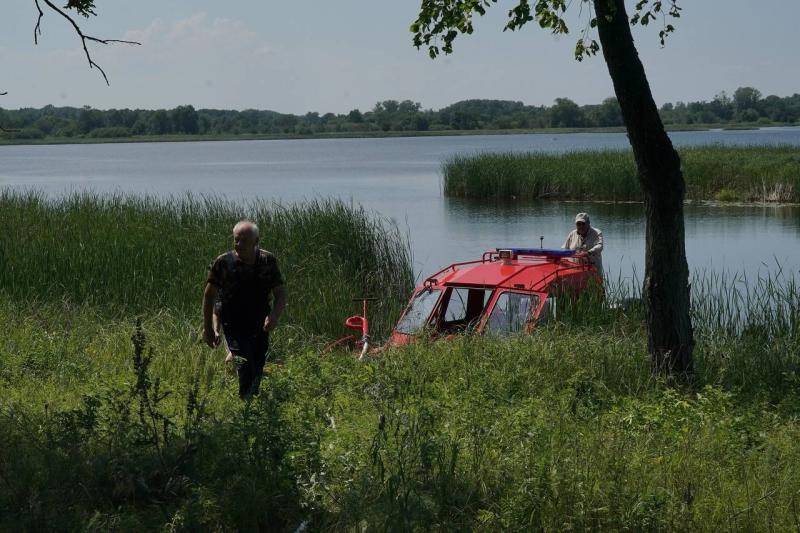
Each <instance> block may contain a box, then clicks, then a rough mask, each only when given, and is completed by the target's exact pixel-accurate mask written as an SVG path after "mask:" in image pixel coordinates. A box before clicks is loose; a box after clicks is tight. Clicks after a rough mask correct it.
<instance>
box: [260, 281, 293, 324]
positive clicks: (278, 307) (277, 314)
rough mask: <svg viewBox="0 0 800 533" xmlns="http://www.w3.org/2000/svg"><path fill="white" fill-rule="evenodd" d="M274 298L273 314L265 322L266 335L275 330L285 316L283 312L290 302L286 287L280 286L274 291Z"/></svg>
mask: <svg viewBox="0 0 800 533" xmlns="http://www.w3.org/2000/svg"><path fill="white" fill-rule="evenodd" d="M272 298H273V301H272V312H271V313H270V314H269V316H268V317H267V318H266V320H264V332H265V333H269V332H270V331H272V330H273V329H274V328H275V326H277V325H278V321H279V320H280V318H281V315H282V314H283V310H284V309H286V301H287V300H288V294H287V292H286V285H278V286H277V287H275V288H274V289H272Z"/></svg>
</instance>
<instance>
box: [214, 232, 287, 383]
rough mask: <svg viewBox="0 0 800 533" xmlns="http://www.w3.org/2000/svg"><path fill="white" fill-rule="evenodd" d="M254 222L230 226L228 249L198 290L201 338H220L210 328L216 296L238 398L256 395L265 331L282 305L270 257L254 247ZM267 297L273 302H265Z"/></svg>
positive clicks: (279, 277) (282, 294) (266, 338)
mask: <svg viewBox="0 0 800 533" xmlns="http://www.w3.org/2000/svg"><path fill="white" fill-rule="evenodd" d="M258 239H259V236H258V226H256V225H255V224H254V223H252V222H250V221H247V220H243V221H241V222H239V223H238V224H236V225H235V226H234V227H233V250H232V251H230V252H227V253H225V254H222V255H220V256H219V257H217V258H216V259H215V260H214V262H213V263H211V267H210V269H209V272H208V282H207V283H206V288H205V291H204V293H203V338H204V339H205V341H206V344H208V345H209V346H210V347H211V348H214V347H216V346H217V345H219V343H220V337H219V332H218V331H217V330H216V329H215V327H214V319H213V316H214V306H215V302H216V301H217V299H218V298H219V304H220V310H219V311H220V319H221V322H222V329H223V332H224V334H225V341H226V342H227V344H228V349H229V350H230V352H231V353H232V354H233V356H234V358H235V360H237V361H240V363H238V364H237V371H238V374H239V397H241V398H242V399H247V398H249V397H251V396H252V395H254V394H258V388H259V384H260V382H261V374H262V372H263V371H264V364H265V363H266V360H267V350H268V349H269V333H270V331H272V330H273V329H274V328H275V326H276V325H277V324H278V320H279V319H280V316H281V314H282V313H283V310H284V308H285V307H286V298H287V296H286V286H285V284H284V279H283V274H281V271H280V270H279V269H278V261H277V259H275V256H274V255H272V254H271V253H270V252H268V251H266V250H262V249H260V248H259V247H258ZM270 296H272V300H273V302H272V304H273V305H272V307H270V301H269V300H270Z"/></svg>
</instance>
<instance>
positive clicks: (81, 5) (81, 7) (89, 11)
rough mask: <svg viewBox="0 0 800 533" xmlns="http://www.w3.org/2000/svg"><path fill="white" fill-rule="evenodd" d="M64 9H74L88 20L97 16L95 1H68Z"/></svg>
mask: <svg viewBox="0 0 800 533" xmlns="http://www.w3.org/2000/svg"><path fill="white" fill-rule="evenodd" d="M64 9H73V10H75V11H76V12H77V13H78V14H79V15H83V16H84V17H86V18H89V15H97V13H95V11H94V0H68V2H67V5H65V6H64Z"/></svg>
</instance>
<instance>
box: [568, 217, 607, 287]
mask: <svg viewBox="0 0 800 533" xmlns="http://www.w3.org/2000/svg"><path fill="white" fill-rule="evenodd" d="M561 248H563V249H565V250H577V251H580V252H586V253H587V254H588V256H589V263H591V264H592V265H594V266H595V267H596V268H597V272H598V273H599V274H600V275H601V276H602V275H603V256H602V252H603V232H602V231H601V230H599V229H597V228H594V227H592V226H589V229H588V230H586V236H583V237H582V236H581V235H580V234H579V233H578V230H576V229H574V230H572V231H570V232H569V235H567V240H566V241H564V245H563V246H561Z"/></svg>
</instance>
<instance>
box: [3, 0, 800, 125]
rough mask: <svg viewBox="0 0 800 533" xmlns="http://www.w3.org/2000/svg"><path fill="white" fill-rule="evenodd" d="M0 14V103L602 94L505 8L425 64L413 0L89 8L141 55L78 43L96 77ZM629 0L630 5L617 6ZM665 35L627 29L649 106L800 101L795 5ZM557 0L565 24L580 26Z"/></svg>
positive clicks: (654, 29)
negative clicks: (739, 98) (508, 22)
mask: <svg viewBox="0 0 800 533" xmlns="http://www.w3.org/2000/svg"><path fill="white" fill-rule="evenodd" d="M5 4H6V5H5V6H4V10H3V17H2V19H0V36H1V37H0V65H1V66H2V70H0V72H2V74H0V92H1V91H7V92H8V94H7V95H5V96H0V107H3V108H6V109H16V108H20V107H42V106H44V105H47V104H53V105H56V106H64V105H66V106H78V107H79V106H84V105H88V106H92V107H95V108H98V109H109V108H147V109H160V108H172V107H175V106H178V105H184V104H191V105H193V106H195V107H196V108H222V109H248V108H252V109H271V110H274V111H279V112H283V113H294V114H305V113H306V112H311V111H316V112H319V113H326V112H333V113H346V112H348V111H350V110H351V109H360V110H362V111H367V110H370V109H372V107H373V106H374V105H375V103H376V102H378V101H382V100H388V99H394V100H412V101H414V102H419V103H420V104H421V105H422V107H423V108H425V109H439V108H441V107H444V106H446V105H449V104H451V103H455V102H457V101H459V100H465V99H471V98H488V99H504V100H515V101H522V102H524V103H525V104H528V105H552V103H553V101H554V99H555V98H559V97H567V98H570V99H572V100H574V101H576V102H577V103H579V104H593V103H599V102H601V101H602V100H603V99H604V98H606V97H608V96H612V95H613V89H612V85H611V82H610V79H609V77H608V71H607V70H606V66H605V63H604V62H603V59H602V57H601V56H597V57H595V58H592V59H589V60H584V61H583V62H582V63H579V62H577V61H575V60H574V58H573V50H574V44H575V41H576V40H577V38H578V33H577V32H575V31H573V32H572V33H570V35H567V36H560V37H554V36H553V35H551V34H550V33H548V32H547V31H545V30H542V29H540V28H539V27H538V26H537V25H536V24H530V25H529V26H526V27H525V28H523V29H522V30H521V31H518V32H503V31H502V28H503V25H504V21H505V17H506V13H507V11H508V9H509V7H510V6H513V5H514V4H515V2H513V1H510V2H506V1H504V0H500V1H499V2H498V4H497V5H495V6H493V8H491V9H490V10H489V13H488V14H487V16H485V17H482V18H480V19H479V20H476V24H475V27H476V31H475V33H474V34H473V35H469V36H461V37H459V38H458V39H457V40H456V42H455V50H454V53H453V54H451V55H449V56H440V57H439V58H438V59H436V60H431V59H430V58H429V57H428V55H427V53H426V51H425V50H417V49H415V48H414V47H413V46H412V43H411V39H412V35H411V33H410V32H409V29H408V28H409V25H410V24H411V22H413V20H414V19H415V16H416V14H417V11H418V9H419V2H418V1H416V0H338V1H335V2H333V1H323V0H311V1H305V2H292V1H285V0H284V1H280V2H279V1H276V0H236V1H233V2H220V1H219V0H168V1H165V0H136V1H132V0H127V1H123V0H98V1H97V14H98V16H97V17H92V18H90V19H87V20H83V19H81V20H80V21H79V22H80V23H81V25H82V27H83V29H84V32H85V33H87V34H89V35H93V36H96V37H101V38H113V39H127V40H135V41H139V42H141V46H130V45H124V44H118V45H109V46H104V45H101V44H90V45H89V46H90V51H91V53H92V56H93V58H94V60H95V61H96V62H97V63H98V64H100V65H101V66H102V67H103V69H104V70H105V71H106V74H107V75H108V78H109V80H110V83H111V84H110V86H106V84H105V82H104V81H103V79H102V76H101V75H100V73H99V72H98V71H97V70H95V69H89V67H88V64H87V61H86V58H85V56H84V55H83V50H82V48H81V43H80V40H79V39H78V37H77V36H76V34H75V33H74V32H73V30H72V29H71V27H69V26H68V25H67V23H66V21H65V20H64V19H62V18H60V17H59V16H58V15H57V14H56V13H53V12H46V14H45V17H44V19H43V20H42V35H41V37H40V39H39V44H38V45H34V42H33V28H34V25H35V22H36V8H35V6H34V3H33V0H5ZM628 4H629V5H630V4H632V2H628ZM679 5H680V6H682V7H683V12H682V17H681V18H680V19H679V20H677V21H676V22H675V23H674V24H675V25H676V27H677V29H676V31H675V33H674V34H673V35H672V36H671V37H670V38H669V39H668V42H667V45H666V47H664V48H661V46H660V44H659V42H658V25H656V26H652V25H651V26H650V27H649V28H645V29H644V30H643V31H642V30H638V29H637V30H636V31H635V33H634V37H635V39H636V43H637V47H638V49H639V54H640V56H641V58H642V60H643V62H644V65H645V70H646V71H647V74H648V77H649V80H650V85H651V88H652V90H653V94H654V97H655V99H656V102H657V103H658V104H659V105H660V104H662V103H664V102H677V101H693V100H710V99H712V98H713V97H714V96H715V95H716V94H718V93H719V92H720V91H723V90H724V91H727V92H728V94H731V93H732V92H733V91H734V90H735V89H736V88H737V87H742V86H752V87H755V88H757V89H759V90H760V91H761V92H762V93H763V94H764V95H765V96H766V95H769V94H776V95H778V96H788V95H791V94H794V93H798V92H800V58H799V55H798V53H797V51H796V44H797V39H798V38H797V30H796V25H797V21H798V20H800V1H798V0H766V1H764V2H756V1H753V0H682V1H680V2H679ZM581 7H582V3H581V2H580V1H579V0H572V3H571V7H570V15H569V18H568V20H569V21H570V22H571V29H573V30H577V29H578V28H580V27H582V26H584V25H585V24H586V23H587V22H588V18H587V14H588V11H587V8H586V7H585V5H583V14H581V13H580V10H581Z"/></svg>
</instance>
